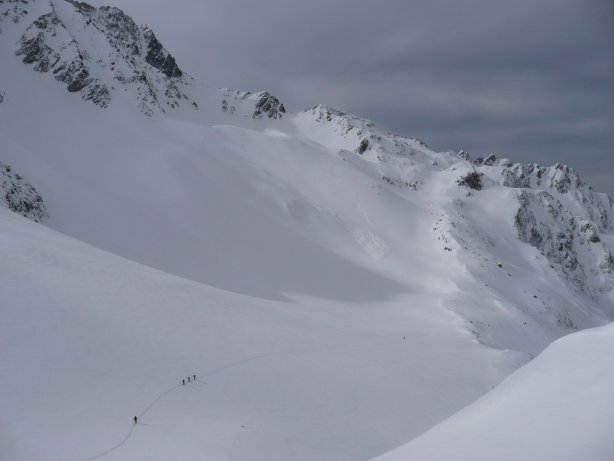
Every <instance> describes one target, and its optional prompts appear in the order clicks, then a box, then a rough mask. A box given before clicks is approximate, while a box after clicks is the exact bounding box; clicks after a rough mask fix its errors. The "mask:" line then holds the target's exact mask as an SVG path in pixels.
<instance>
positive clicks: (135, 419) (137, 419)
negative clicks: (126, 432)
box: [134, 416, 139, 424]
mask: <svg viewBox="0 0 614 461" xmlns="http://www.w3.org/2000/svg"><path fill="white" fill-rule="evenodd" d="M138 421H139V418H137V417H136V416H135V417H134V424H137V423H138Z"/></svg>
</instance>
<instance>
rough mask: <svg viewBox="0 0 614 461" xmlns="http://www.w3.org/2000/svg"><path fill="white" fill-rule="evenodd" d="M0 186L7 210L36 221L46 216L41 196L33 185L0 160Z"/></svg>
mask: <svg viewBox="0 0 614 461" xmlns="http://www.w3.org/2000/svg"><path fill="white" fill-rule="evenodd" d="M0 187H1V188H2V203H4V205H5V206H6V207H7V208H8V209H9V210H11V211H14V212H15V213H18V214H20V215H22V216H25V217H26V218H29V219H31V220H33V221H36V222H40V221H41V220H43V219H44V218H46V217H48V213H47V208H46V207H45V203H44V202H43V198H42V197H41V196H40V194H39V193H38V192H37V191H36V189H35V188H34V186H32V185H31V184H30V183H28V182H27V181H26V180H25V179H24V178H23V177H21V176H20V175H19V174H18V173H15V172H14V171H13V169H12V168H11V167H10V166H8V165H5V164H3V163H2V162H0Z"/></svg>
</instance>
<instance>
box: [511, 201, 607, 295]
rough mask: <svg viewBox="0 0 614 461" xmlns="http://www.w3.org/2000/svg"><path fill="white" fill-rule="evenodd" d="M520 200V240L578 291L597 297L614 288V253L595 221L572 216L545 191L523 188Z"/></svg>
mask: <svg viewBox="0 0 614 461" xmlns="http://www.w3.org/2000/svg"><path fill="white" fill-rule="evenodd" d="M518 201H519V203H520V207H519V209H518V211H517V212H516V215H515V226H516V229H517V230H518V236H519V238H520V240H522V241H523V242H526V243H528V244H530V245H531V246H533V247H535V248H537V249H538V250H539V251H540V252H541V254H542V255H544V256H545V257H546V258H547V259H548V261H549V262H550V264H551V265H552V266H553V267H554V268H555V269H556V270H558V271H560V273H561V275H562V276H563V277H564V278H565V279H566V280H568V281H569V282H571V283H572V285H573V286H574V287H575V288H576V289H577V290H579V291H581V292H584V293H586V294H588V295H589V296H591V297H592V298H595V299H598V298H600V297H601V296H602V295H603V294H608V293H611V292H613V291H614V256H612V254H611V253H610V251H609V250H608V248H607V247H606V246H605V245H604V243H603V242H602V241H601V238H600V236H599V232H598V230H597V228H596V226H595V224H594V223H593V222H591V221H590V220H589V219H586V218H584V217H581V216H576V215H573V214H572V213H571V212H570V211H569V209H568V207H566V206H565V205H564V203H563V201H561V200H559V199H558V198H556V197H555V196H554V195H552V194H550V193H549V192H546V191H533V190H529V189H527V190H524V191H522V192H520V193H519V195H518ZM609 227H611V226H609Z"/></svg>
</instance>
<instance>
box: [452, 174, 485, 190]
mask: <svg viewBox="0 0 614 461" xmlns="http://www.w3.org/2000/svg"><path fill="white" fill-rule="evenodd" d="M456 182H457V183H458V185H459V186H465V187H468V188H469V189H473V190H482V174H481V173H478V172H477V171H471V172H469V173H467V174H466V175H465V176H461V177H460V179H459V180H458V181H456Z"/></svg>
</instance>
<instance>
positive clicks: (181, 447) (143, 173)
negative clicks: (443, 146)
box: [0, 0, 614, 460]
mask: <svg viewBox="0 0 614 461" xmlns="http://www.w3.org/2000/svg"><path fill="white" fill-rule="evenodd" d="M0 30H1V32H0V62H1V63H2V74H1V75H0V162H2V163H1V164H0V180H1V181H2V183H1V186H2V190H3V200H2V201H0V204H1V205H4V206H5V207H6V208H8V209H10V210H12V211H16V212H18V213H19V214H21V215H22V216H25V218H30V219H32V220H34V221H41V222H42V224H43V225H44V226H41V225H37V224H34V223H30V222H27V220H26V219H25V218H24V217H18V216H13V215H12V214H11V213H9V212H7V211H2V213H1V214H0V218H1V219H0V223H2V232H1V233H0V249H1V251H2V254H3V257H4V261H5V265H4V268H5V269H4V270H3V271H1V272H0V286H1V287H2V288H1V290H2V292H3V293H4V295H3V304H2V309H0V316H1V317H0V325H1V327H0V328H2V330H0V333H1V335H0V339H1V341H2V347H0V351H1V352H0V357H1V359H2V363H3V365H6V366H4V367H3V371H2V372H1V373H2V380H1V381H0V382H2V383H3V384H2V386H3V387H2V392H1V393H0V402H1V403H2V408H8V409H9V411H8V412H3V416H0V458H3V459H4V458H7V459H15V460H18V459H41V458H43V457H44V458H46V459H76V460H78V459H86V458H88V459H92V457H95V456H98V455H104V458H106V459H133V458H135V457H136V458H147V457H148V456H158V457H159V458H160V459H175V458H176V457H177V456H178V453H181V454H182V455H184V456H190V457H195V456H196V457H197V458H199V459H202V458H203V456H204V457H205V458H206V459H335V460H342V459H366V458H369V457H372V456H377V455H380V454H381V453H384V452H385V451H388V450H390V449H392V448H395V447H397V446H399V445H401V444H403V443H405V442H407V441H408V440H410V439H412V438H414V437H416V436H418V435H419V434H420V433H422V432H424V431H426V430H427V429H429V428H431V427H433V426H434V425H435V424H437V423H439V422H440V421H442V420H443V419H445V418H446V417H448V416H450V415H451V414H452V413H454V412H456V411H458V410H460V409H461V408H462V407H464V406H465V405H467V404H469V403H470V402H472V401H473V400H475V399H477V398H478V397H480V396H481V395H483V394H484V393H485V392H487V391H488V390H490V389H491V388H492V387H494V386H496V385H497V384H498V383H499V381H501V379H503V378H504V377H506V376H507V375H508V374H510V373H511V372H512V371H513V370H515V369H516V368H518V367H519V366H521V365H522V364H524V363H525V362H527V361H528V360H529V359H530V358H532V357H534V356H535V355H537V354H539V353H540V352H541V351H542V350H543V349H544V348H546V347H547V346H548V345H549V344H550V343H551V342H552V341H554V340H556V339H557V338H559V337H561V336H563V335H566V334H568V333H572V332H575V331H577V330H580V329H585V328H590V327H597V326H601V325H603V324H605V323H607V322H609V321H612V320H614V257H613V256H612V253H613V252H614V202H613V200H612V198H611V197H608V196H607V195H606V194H600V193H598V192H596V191H594V190H592V188H591V187H590V186H588V185H586V184H584V183H583V182H582V181H581V180H580V178H579V175H578V173H577V172H575V171H574V170H572V169H571V168H569V167H566V166H564V165H560V164H557V165H553V166H550V167H542V166H539V165H535V164H530V165H523V164H516V163H512V162H511V161H509V160H507V159H497V158H496V157H495V156H494V155H488V156H486V157H485V158H480V157H478V158H475V159H472V158H471V155H470V154H468V153H467V152H464V151H450V152H435V151H433V150H431V149H430V148H429V147H428V146H427V145H426V144H425V143H424V142H423V141H421V140H419V139H415V138H409V137H404V136H400V135H396V134H392V133H389V132H386V131H385V130H382V129H380V128H378V127H377V126H376V125H375V124H374V123H372V122H370V121H368V120H364V119H360V118H357V117H354V116H351V115H349V114H346V113H344V112H341V111H339V110H336V109H333V108H331V107H328V106H325V105H318V106H315V107H313V108H311V109H308V110H305V111H301V112H290V111H287V110H286V107H284V105H283V104H282V102H280V101H279V100H278V99H277V98H276V97H274V96H273V95H271V94H270V93H268V92H266V91H260V92H254V93H252V92H249V91H242V90H241V91H239V90H230V89H218V88H211V87H209V86H207V85H205V84H203V83H201V82H197V81H195V80H194V79H193V78H191V77H190V76H189V75H188V73H187V72H186V69H187V67H186V68H184V67H183V66H189V63H181V67H180V65H179V64H178V63H177V62H176V61H175V59H174V58H173V56H172V54H171V52H170V51H169V50H166V49H165V48H164V46H163V45H162V43H160V41H159V40H158V39H157V38H156V36H155V34H154V32H153V31H152V30H151V29H150V28H148V27H147V26H138V25H137V23H136V22H135V21H134V20H133V19H132V18H130V17H128V16H127V15H126V14H124V13H123V12H122V11H121V10H120V9H118V8H115V7H100V8H94V7H92V6H90V5H88V4H86V3H82V2H76V1H73V0H54V1H49V0H0ZM58 232H59V233H58ZM62 234H63V235H62ZM79 241H80V242H79ZM96 247H97V248H96ZM102 250H106V252H105V251H102ZM123 258H126V259H123ZM127 260H131V261H127ZM160 271H162V272H160ZM604 331H605V330H604ZM607 331H609V330H607ZM128 351H129V352H128ZM535 363H540V362H535ZM536 366H537V365H536ZM190 373H197V374H198V375H199V376H201V377H203V378H204V377H205V376H207V378H206V380H205V383H202V384H200V383H199V385H198V386H196V385H193V386H191V387H190V388H189V389H185V388H183V387H182V386H181V385H178V384H179V380H180V378H181V377H182V376H183V375H187V374H190ZM20 377H23V379H21V378H20ZM24 380H25V381H27V382H28V385H25V384H24V382H23V381H24ZM605 384H607V380H606V381H605ZM605 384H604V385H605ZM610 384H611V383H610ZM180 386H181V387H180ZM167 390H168V392H169V394H168V398H167V397H164V396H166V395H167V394H165V392H167ZM184 391H185V392H184ZM188 391H189V392H192V394H189V393H188ZM158 396H162V397H163V398H162V397H161V399H162V400H158ZM158 402H160V403H158ZM126 412H127V413H129V414H128V415H126V414H125V413H126ZM133 413H136V414H138V415H142V418H141V419H142V422H143V426H140V425H139V426H137V427H136V428H134V427H132V426H130V424H129V423H130V419H131V418H132V416H133ZM86 423H87V424H86ZM145 424H149V426H145ZM101 434H104V435H101ZM203 434H204V435H203ZM76 439H78V440H79V442H78V443H76V442H75V440H76ZM579 440H580V439H579ZM584 440H585V439H582V443H584ZM570 443H571V444H573V440H570ZM578 443H580V442H578ZM611 448H612V449H614V447H611Z"/></svg>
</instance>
